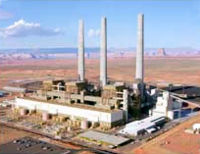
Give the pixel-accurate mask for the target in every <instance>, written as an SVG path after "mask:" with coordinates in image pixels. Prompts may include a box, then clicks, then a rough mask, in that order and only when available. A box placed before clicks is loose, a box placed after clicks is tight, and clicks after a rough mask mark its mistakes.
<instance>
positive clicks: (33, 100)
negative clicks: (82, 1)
mask: <svg viewBox="0 0 200 154" xmlns="http://www.w3.org/2000/svg"><path fill="white" fill-rule="evenodd" d="M84 40H85V39H84V21H83V20H79V27H78V68H77V70H78V71H77V74H78V78H77V80H75V81H65V80H44V81H43V83H42V88H41V89H39V90H37V91H36V92H34V93H33V94H31V95H29V96H27V95H24V96H23V97H17V98H16V104H15V106H16V108H19V109H20V108H22V109H26V110H30V111H38V112H42V113H45V114H44V115H45V116H44V118H43V119H48V118H47V117H50V116H57V115H62V116H65V117H68V118H69V119H71V120H72V121H73V120H77V119H79V120H80V121H82V122H83V124H81V125H80V127H83V126H88V125H87V124H85V123H86V122H88V123H92V125H93V126H94V125H95V126H99V127H100V128H102V129H110V128H113V127H115V126H119V125H123V124H126V123H128V122H130V121H133V119H140V118H141V117H144V115H145V116H146V115H152V116H153V117H151V118H149V119H147V121H149V127H152V126H154V125H155V123H151V121H154V120H158V121H160V120H163V119H165V118H163V117H168V118H170V119H173V117H174V113H175V112H177V111H178V110H179V111H180V108H181V106H182V104H181V103H179V101H177V102H175V103H173V102H172V99H171V98H172V97H171V95H170V94H169V93H163V97H161V96H160V94H161V93H160V94H159V92H158V89H157V87H153V88H150V87H148V88H147V86H146V83H145V82H144V15H143V14H139V15H138V27H137V48H136V72H135V81H134V82H133V83H132V84H130V83H125V82H113V81H108V77H107V19H106V17H102V19H101V36H100V78H99V82H98V84H94V83H92V82H89V81H88V80H87V79H86V78H85V43H84ZM173 99H174V100H175V99H177V98H173ZM156 102H157V105H156V108H155V109H153V110H152V109H151V108H152V107H153V106H154V105H155V103H156ZM177 104H179V105H177ZM23 113H25V112H23ZM135 125H138V122H136V123H133V124H130V125H129V126H128V128H127V129H126V130H124V131H121V132H127V130H129V127H130V126H135ZM146 129H148V127H147V128H146ZM138 131H139V132H140V127H138ZM148 131H149V130H148ZM137 133H138V132H134V134H137Z"/></svg>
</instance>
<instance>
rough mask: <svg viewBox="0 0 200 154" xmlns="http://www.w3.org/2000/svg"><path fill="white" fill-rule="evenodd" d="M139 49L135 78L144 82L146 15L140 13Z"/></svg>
mask: <svg viewBox="0 0 200 154" xmlns="http://www.w3.org/2000/svg"><path fill="white" fill-rule="evenodd" d="M137 37H138V40H137V51H136V74H135V78H136V79H138V80H140V81H141V82H143V80H144V15H143V14H139V15H138V32H137Z"/></svg>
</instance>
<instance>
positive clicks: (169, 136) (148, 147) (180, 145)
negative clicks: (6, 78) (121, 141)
mask: <svg viewBox="0 0 200 154" xmlns="http://www.w3.org/2000/svg"><path fill="white" fill-rule="evenodd" d="M199 122H200V115H197V116H196V117H193V118H191V119H190V120H188V121H186V122H184V123H182V124H180V125H178V126H177V127H175V128H173V129H171V130H170V131H168V132H166V133H164V134H162V135H160V136H159V137H157V138H155V139H153V140H151V141H149V142H147V143H145V144H143V145H141V146H140V147H138V148H137V149H134V150H130V151H131V152H132V153H134V154H156V153H162V154H180V153H181V154H183V153H184V154H197V153H199V152H200V151H199V149H200V136H199V134H188V133H185V132H184V130H185V129H186V128H191V127H192V125H193V124H194V123H199Z"/></svg>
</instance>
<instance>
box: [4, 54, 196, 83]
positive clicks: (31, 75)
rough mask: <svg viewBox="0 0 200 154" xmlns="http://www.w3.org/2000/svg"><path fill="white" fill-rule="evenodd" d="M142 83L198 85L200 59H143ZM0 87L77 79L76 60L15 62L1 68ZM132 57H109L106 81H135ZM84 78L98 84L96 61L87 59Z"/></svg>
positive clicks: (5, 63) (97, 63)
mask: <svg viewBox="0 0 200 154" xmlns="http://www.w3.org/2000/svg"><path fill="white" fill-rule="evenodd" d="M144 72H145V82H170V83H183V84H192V85H200V57H186V58H184V57H156V58H152V57H146V58H145V71H144ZM0 74H1V75H0V82H1V86H4V85H5V84H7V83H9V82H11V81H15V80H23V79H46V78H64V79H76V78H77V60H76V59H48V60H15V61H6V62H4V63H1V65H0ZM134 75H135V58H134V57H130V58H109V59H108V78H109V80H117V81H130V82H132V81H134ZM86 78H87V79H88V80H90V81H94V82H98V81H99V60H98V59H86Z"/></svg>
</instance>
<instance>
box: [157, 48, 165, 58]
mask: <svg viewBox="0 0 200 154" xmlns="http://www.w3.org/2000/svg"><path fill="white" fill-rule="evenodd" d="M156 56H159V57H164V56H167V54H166V52H165V49H164V48H159V49H158V51H157V53H156Z"/></svg>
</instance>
